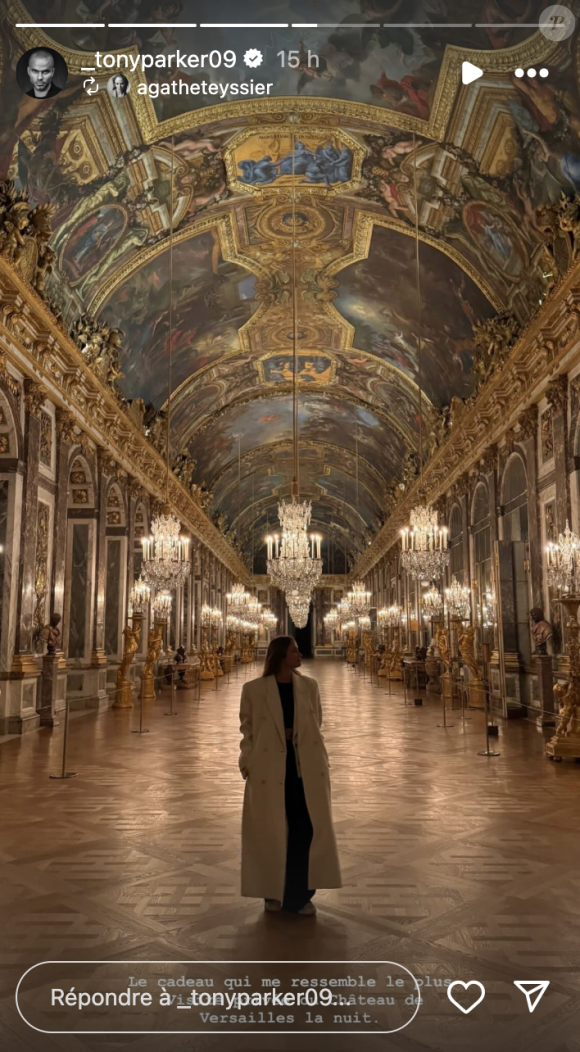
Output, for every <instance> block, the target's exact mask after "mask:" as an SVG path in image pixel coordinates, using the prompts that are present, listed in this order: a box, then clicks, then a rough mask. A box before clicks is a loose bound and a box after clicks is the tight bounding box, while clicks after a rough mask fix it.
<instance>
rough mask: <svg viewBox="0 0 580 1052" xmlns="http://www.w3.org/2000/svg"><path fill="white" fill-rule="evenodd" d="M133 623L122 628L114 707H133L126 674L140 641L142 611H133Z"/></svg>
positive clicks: (130, 688) (131, 686) (129, 683)
mask: <svg viewBox="0 0 580 1052" xmlns="http://www.w3.org/2000/svg"><path fill="white" fill-rule="evenodd" d="M132 620H133V625H132V626H131V625H126V626H125V628H124V629H123V640H124V642H123V657H122V658H121V664H120V665H119V668H118V669H117V675H116V679H115V685H116V691H115V701H114V703H113V708H114V709H132V708H133V683H132V682H131V680H130V679H129V678H128V676H127V672H128V671H129V667H130V666H131V665H132V663H133V661H134V659H135V654H136V653H137V651H138V649H139V643H140V642H141V625H142V623H143V614H142V613H133V617H132Z"/></svg>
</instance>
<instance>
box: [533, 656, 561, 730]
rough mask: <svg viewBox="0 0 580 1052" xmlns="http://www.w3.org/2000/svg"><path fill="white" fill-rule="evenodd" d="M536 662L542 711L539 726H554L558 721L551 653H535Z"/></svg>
mask: <svg viewBox="0 0 580 1052" xmlns="http://www.w3.org/2000/svg"><path fill="white" fill-rule="evenodd" d="M534 664H535V666H536V673H537V676H538V696H539V702H540V712H539V714H538V716H537V719H536V722H537V724H538V726H539V727H553V726H554V725H555V723H556V714H555V712H554V670H553V668H552V655H551V654H534Z"/></svg>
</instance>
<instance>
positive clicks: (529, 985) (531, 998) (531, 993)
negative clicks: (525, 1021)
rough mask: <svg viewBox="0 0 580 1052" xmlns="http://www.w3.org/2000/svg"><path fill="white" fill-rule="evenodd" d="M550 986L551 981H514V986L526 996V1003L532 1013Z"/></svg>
mask: <svg viewBox="0 0 580 1052" xmlns="http://www.w3.org/2000/svg"><path fill="white" fill-rule="evenodd" d="M549 985H550V980H549V979H540V980H536V979H529V980H523V979H522V980H520V982H517V981H515V980H514V986H517V988H518V990H521V991H522V993H523V994H525V995H526V1001H527V1002H528V1008H529V1010H530V1012H533V1011H534V1008H536V1007H537V1006H538V1005H539V1003H540V1001H541V1000H542V997H543V996H544V994H545V992H546V990H547V989H548V987H549Z"/></svg>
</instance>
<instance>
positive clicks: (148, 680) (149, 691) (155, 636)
mask: <svg viewBox="0 0 580 1052" xmlns="http://www.w3.org/2000/svg"><path fill="white" fill-rule="evenodd" d="M164 626H165V623H164V622H163V621H159V620H158V621H157V623H156V624H155V626H154V627H152V628H150V629H149V634H148V636H147V657H146V658H145V662H144V664H143V670H142V672H141V700H142V701H152V700H153V698H154V697H155V665H156V664H157V659H158V657H159V653H160V651H161V645H162V643H163V628H164Z"/></svg>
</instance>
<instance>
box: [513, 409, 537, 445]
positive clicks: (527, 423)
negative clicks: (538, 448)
mask: <svg viewBox="0 0 580 1052" xmlns="http://www.w3.org/2000/svg"><path fill="white" fill-rule="evenodd" d="M518 424H519V428H520V430H519V432H518V435H519V436H520V437H521V438H522V439H526V438H535V437H536V435H537V433H538V407H537V405H531V406H530V407H529V409H524V411H523V413H520V415H519V417H518Z"/></svg>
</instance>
